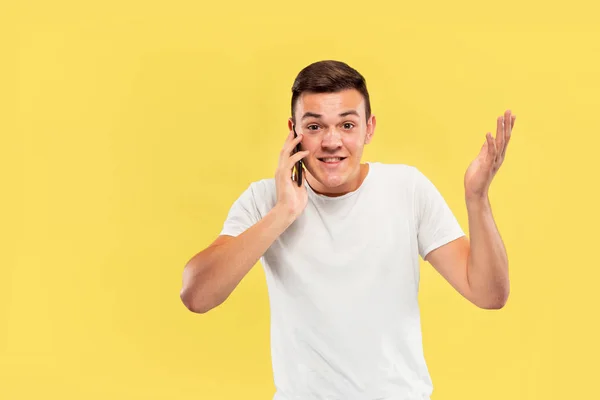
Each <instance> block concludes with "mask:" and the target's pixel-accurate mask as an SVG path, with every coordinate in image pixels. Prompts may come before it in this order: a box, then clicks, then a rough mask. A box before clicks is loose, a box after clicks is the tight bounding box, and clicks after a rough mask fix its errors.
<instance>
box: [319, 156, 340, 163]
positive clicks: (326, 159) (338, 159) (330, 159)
mask: <svg viewBox="0 0 600 400" xmlns="http://www.w3.org/2000/svg"><path fill="white" fill-rule="evenodd" d="M341 160H342V158H341V157H330V158H323V161H325V162H336V161H341Z"/></svg>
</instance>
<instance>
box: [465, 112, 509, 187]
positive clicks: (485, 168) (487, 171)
mask: <svg viewBox="0 0 600 400" xmlns="http://www.w3.org/2000/svg"><path fill="white" fill-rule="evenodd" d="M515 119H516V116H515V115H511V111H510V110H507V111H506V112H505V113H504V115H503V116H500V117H498V119H497V121H496V137H495V138H493V137H492V134H491V133H489V132H488V133H487V134H486V140H485V142H484V144H483V146H482V147H481V151H480V152H479V154H478V155H477V158H475V160H473V162H471V164H470V165H469V168H467V172H466V173H465V196H466V197H467V198H481V197H485V196H487V194H488V190H489V187H490V185H491V183H492V180H493V179H494V176H496V173H497V172H498V170H499V169H500V166H501V165H502V162H503V161H504V158H505V155H506V147H507V146H508V142H509V141H510V137H511V134H512V128H513V127H514V125H515Z"/></svg>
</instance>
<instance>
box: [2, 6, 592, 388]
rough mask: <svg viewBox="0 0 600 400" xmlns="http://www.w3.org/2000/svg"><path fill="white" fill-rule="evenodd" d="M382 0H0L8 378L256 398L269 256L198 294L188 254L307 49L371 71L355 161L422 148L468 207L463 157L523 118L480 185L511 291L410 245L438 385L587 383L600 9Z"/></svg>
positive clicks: (268, 153)
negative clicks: (495, 306) (367, 135)
mask: <svg viewBox="0 0 600 400" xmlns="http://www.w3.org/2000/svg"><path fill="white" fill-rule="evenodd" d="M388 3H389V4H388ZM391 3H392V2H380V1H332V2H328V1H312V0H308V1H302V2H283V1H268V2H259V3H255V2H243V1H239V0H238V1H236V2H210V3H204V2H201V1H200V2H199V1H187V2H185V1H163V2H158V1H157V2H145V1H125V2H123V1H115V0H110V1H104V2H83V1H65V0H56V1H46V2H42V1H20V2H9V1H5V2H3V4H2V5H1V6H0V38H1V39H0V43H1V46H2V48H1V52H0V54H1V55H0V57H1V58H2V59H1V63H0V88H1V89H0V101H1V103H0V116H1V118H0V132H1V135H2V141H1V144H0V151H1V157H0V171H1V177H2V179H1V184H2V189H1V190H2V196H1V200H0V201H1V207H0V212H1V214H0V217H1V220H0V224H1V225H0V226H1V237H0V239H1V241H0V246H1V249H2V250H1V251H0V265H1V269H0V399H9V400H12V399H178V400H184V399H219V400H220V399H271V397H272V394H273V391H274V387H273V383H272V371H271V359H270V348H269V309H268V298H267V291H266V284H265V281H264V273H263V271H262V269H261V267H260V265H257V267H255V268H254V269H253V270H252V271H251V273H250V274H249V275H248V276H247V277H246V278H245V279H244V280H243V281H242V283H241V285H240V286H239V287H238V289H237V290H236V291H235V292H234V293H233V294H232V296H231V297H230V298H229V299H228V300H227V301H226V303H224V304H223V305H222V306H220V307H218V308H217V309H215V310H213V311H211V312H210V313H208V314H206V315H196V314H193V313H191V312H189V311H187V309H186V308H185V307H184V306H183V305H182V303H181V302H180V299H179V290H180V287H181V273H182V269H183V266H184V264H185V263H186V262H187V260H188V259H189V258H190V257H191V256H192V255H193V254H195V253H196V252H197V251H199V250H201V249H203V248H204V247H205V246H206V245H208V244H209V243H210V242H211V241H212V240H213V239H214V237H215V236H216V235H217V234H218V232H219V230H220V229H221V226H222V222H223V220H224V218H225V216H226V214H227V211H228V209H229V207H230V205H231V203H232V202H233V201H234V200H235V199H236V198H237V196H238V195H239V194H240V193H241V192H242V191H243V190H244V189H245V188H246V187H247V186H248V184H249V183H250V182H251V181H253V180H258V179H261V178H265V177H271V176H272V175H273V173H274V170H275V167H276V162H277V156H278V151H279V149H280V147H281V145H282V143H283V140H284V139H285V137H286V135H287V127H286V120H287V118H288V116H289V113H290V112H289V101H290V95H291V92H290V88H291V85H292V82H293V79H294V78H295V76H296V74H297V73H298V72H299V71H300V69H302V68H303V67H304V66H306V65H308V64H309V63H312V62H314V61H317V60H322V59H338V60H342V61H345V62H347V63H349V64H350V65H351V66H353V67H355V68H356V69H358V70H359V71H360V72H361V73H362V74H363V75H364V76H365V77H366V79H367V83H368V87H369V90H370V93H371V96H372V107H373V112H374V113H375V115H376V116H377V118H378V125H377V130H376V136H375V140H374V142H373V143H372V144H370V145H369V146H368V147H367V149H366V153H365V156H364V160H368V161H381V162H389V163H405V164H410V165H416V166H417V167H419V168H420V169H421V170H422V171H423V172H424V173H425V174H426V175H427V176H428V177H429V178H430V179H431V180H432V181H433V182H434V183H435V184H436V186H437V187H438V188H439V190H440V191H441V192H442V193H443V195H444V196H445V198H446V200H447V202H448V203H449V204H450V206H451V208H452V209H453V210H454V212H455V214H456V216H457V217H458V218H459V221H460V222H461V225H462V226H463V228H464V229H468V227H467V218H466V208H465V206H464V200H463V186H462V179H463V174H464V171H465V169H466V167H467V166H468V164H469V162H470V161H471V160H472V159H473V158H474V157H475V156H476V154H477V152H478V151H479V149H480V146H481V145H482V143H483V140H484V136H485V133H486V132H487V131H492V132H493V133H495V118H496V117H497V116H499V115H501V113H502V112H503V111H504V110H506V109H508V108H510V109H512V110H513V112H514V114H516V115H517V122H516V126H515V131H514V135H513V139H512V141H511V143H510V148H509V149H508V153H507V159H506V161H505V164H504V165H503V167H502V169H501V170H500V172H499V174H498V176H497V178H496V180H495V182H494V183H493V186H492V192H491V200H492V206H493V210H494V214H495V217H496V221H497V224H498V226H499V229H500V231H501V234H502V236H503V238H504V241H505V243H506V246H507V249H508V253H509V258H510V273H511V282H512V288H511V289H512V290H511V297H510V299H509V302H508V304H507V306H506V307H505V308H504V309H503V310H501V311H484V310H479V309H477V308H476V307H475V306H473V305H471V304H469V303H468V302H467V301H466V300H464V299H462V298H461V297H460V295H459V294H458V293H456V292H455V291H454V290H453V289H452V288H451V287H450V285H449V284H448V283H447V282H445V281H444V280H443V279H442V278H441V277H440V276H439V274H437V273H436V272H435V271H434V270H433V269H432V267H431V266H430V265H429V264H422V280H421V293H420V301H421V306H422V315H423V336H424V345H425V355H426V358H427V361H428V365H429V368H430V372H431V375H432V378H433V381H434V387H435V389H434V394H433V399H434V400H446V399H451V400H469V399H473V400H476V399H477V400H480V399H486V400H496V399H497V400H500V399H502V400H505V399H544V400H545V399H557V400H558V399H561V400H563V399H577V398H586V399H591V398H593V397H594V396H595V395H596V394H597V373H598V367H597V361H598V359H600V351H599V346H598V344H597V342H598V337H600V328H599V327H598V304H599V301H598V299H597V297H596V295H597V294H598V279H599V278H600V272H599V266H598V257H597V255H596V254H597V248H598V237H599V235H598V224H599V222H600V221H599V218H598V217H599V215H598V204H599V203H600V202H599V198H598V193H597V192H598V190H597V186H598V183H599V181H600V180H599V179H598V173H599V172H600V171H599V168H598V167H597V163H598V158H599V149H600V140H599V139H598V136H599V134H600V129H599V128H600V123H599V121H598V120H599V119H600V117H599V114H598V110H599V106H600V101H599V100H598V96H599V93H600V72H599V71H600V59H599V57H600V28H599V27H598V21H597V16H598V15H599V8H598V6H597V5H594V6H592V4H593V3H594V2H591V1H589V2H587V3H588V4H586V3H585V2H582V1H570V2H568V6H567V5H565V6H564V7H561V8H558V7H555V6H551V5H550V3H547V2H542V1H538V2H535V3H533V2H530V3H524V2H521V1H512V0H511V1H506V2H496V3H484V2H481V1H458V2H447V1H439V0H438V1H434V2H428V3H417V2H412V3H410V4H402V3H396V4H395V5H392V4H391Z"/></svg>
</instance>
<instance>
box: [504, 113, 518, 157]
mask: <svg viewBox="0 0 600 400" xmlns="http://www.w3.org/2000/svg"><path fill="white" fill-rule="evenodd" d="M515 118H516V116H515V115H512V116H511V121H510V131H509V132H508V135H507V136H506V143H504V149H503V150H502V159H503V160H504V157H506V149H507V148H508V142H510V138H511V136H512V128H513V126H515Z"/></svg>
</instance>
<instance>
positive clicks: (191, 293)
mask: <svg viewBox="0 0 600 400" xmlns="http://www.w3.org/2000/svg"><path fill="white" fill-rule="evenodd" d="M348 112H349V113H350V114H348V115H344V116H341V115H340V114H342V113H348ZM295 115H296V118H297V121H296V132H297V133H298V137H297V138H294V134H293V131H292V125H293V123H294V121H293V120H292V119H291V118H290V119H289V120H288V129H289V134H288V136H287V138H286V140H285V142H284V145H283V147H282V149H281V151H280V153H279V163H278V166H277V169H276V171H275V184H276V190H277V202H276V205H275V206H274V207H273V208H272V209H271V211H270V212H269V213H267V214H266V215H265V216H264V217H263V218H262V219H261V220H260V221H259V222H258V223H257V224H255V225H254V226H252V227H250V228H249V229H247V230H246V231H245V232H243V233H242V234H240V235H239V236H237V237H231V236H225V235H223V236H219V237H218V238H216V240H215V241H214V242H213V243H212V244H211V245H210V246H208V247H207V248H206V249H204V250H202V251H201V252H199V253H198V254H196V255H195V256H194V257H192V258H191V259H190V261H188V263H187V264H186V266H185V268H184V272H183V285H182V289H181V293H180V297H181V300H182V302H183V303H184V304H185V306H186V307H187V308H188V309H189V310H190V311H192V312H196V313H205V312H207V311H209V310H211V309H213V308H214V307H217V306H218V305H219V304H221V303H222V302H223V301H225V300H226V299H227V298H228V297H229V295H230V294H231V293H232V291H233V290H234V289H235V287H237V285H238V284H239V282H240V281H241V280H242V278H243V277H244V276H245V275H246V274H247V273H248V272H249V271H250V269H251V268H252V266H254V265H255V264H256V262H257V261H258V260H259V258H260V257H261V256H262V255H263V253H264V252H265V251H266V250H267V249H268V248H269V246H271V244H272V243H273V242H274V241H275V240H276V239H277V238H278V237H279V236H280V235H281V234H282V233H283V232H285V230H286V229H287V228H288V227H289V226H290V225H291V224H292V223H293V222H294V221H295V220H296V218H298V216H299V215H301V214H302V212H303V210H304V209H305V207H306V204H307V202H308V197H307V192H306V183H307V182H308V183H309V184H310V186H311V188H313V190H315V191H316V192H317V193H321V194H323V195H326V196H341V195H343V194H346V193H349V192H351V191H354V190H356V189H357V188H358V187H360V185H361V184H362V182H363V180H364V178H365V177H366V175H367V174H368V165H367V164H361V162H360V160H361V157H362V153H363V149H364V146H365V145H367V144H369V143H370V142H371V141H372V139H373V135H374V132H375V126H376V120H375V116H374V115H371V116H370V117H369V118H368V119H366V115H365V109H364V99H363V98H362V95H361V94H360V93H359V92H358V91H356V90H344V91H341V92H337V93H305V94H303V95H302V96H301V97H300V98H299V99H298V102H297V104H296V109H295ZM505 121H506V123H505ZM514 122H515V117H514V116H512V115H511V112H510V111H507V112H506V113H505V114H504V116H501V117H500V118H498V121H497V132H496V138H492V136H491V134H490V133H488V134H487V135H486V141H485V142H484V145H483V146H482V149H481V151H480V153H479V155H478V156H477V158H476V159H475V160H474V161H473V162H472V163H471V164H470V166H469V168H468V169H467V172H466V173H465V179H464V187H465V200H466V205H467V211H468V216H469V232H470V235H471V239H470V240H469V239H468V238H466V237H463V238H461V239H457V240H455V241H452V242H450V243H448V244H446V245H444V246H441V247H439V248H438V249H436V250H433V251H432V252H430V253H429V254H428V255H427V256H426V261H428V262H429V263H431V265H432V266H433V267H434V268H435V269H436V270H437V271H438V272H439V273H440V274H441V275H442V276H443V277H444V278H445V279H446V280H447V281H448V282H449V283H450V284H451V285H452V286H453V287H454V288H455V289H456V290H457V291H458V292H459V293H461V294H462V295H463V296H464V297H465V298H467V299H468V300H469V301H471V302H472V303H473V304H475V305H477V306H478V307H481V308H485V309H498V308H502V307H503V306H504V304H505V303H506V301H507V299H508V293H509V280H508V259H507V256H506V250H505V248H504V245H503V243H502V240H501V238H500V234H499V232H498V229H497V228H496V225H495V223H494V219H493V216H492V211H491V206H490V202H489V196H488V194H489V187H490V185H491V182H492V180H493V178H494V176H495V175H496V173H497V172H498V169H499V168H500V166H501V165H502V162H503V161H504V157H505V154H506V146H507V145H508V142H509V140H510V138H511V133H512V127H513V126H514ZM299 143H300V145H301V149H302V151H300V152H298V153H295V154H294V152H293V150H294V148H295V146H296V145H297V144H299ZM327 156H343V157H346V160H344V161H343V162H342V163H340V164H339V165H337V166H331V165H329V166H327V165H324V164H323V163H322V161H320V160H319V159H320V158H322V157H327ZM299 160H303V163H304V166H305V173H304V174H303V183H302V185H301V186H298V185H297V183H296V182H294V181H293V180H292V179H291V171H292V168H293V166H294V164H295V163H296V162H297V161H299Z"/></svg>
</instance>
